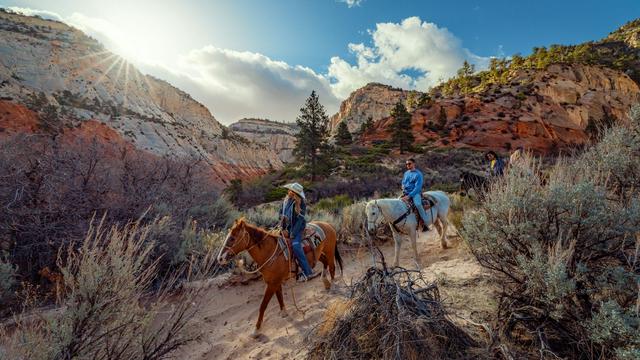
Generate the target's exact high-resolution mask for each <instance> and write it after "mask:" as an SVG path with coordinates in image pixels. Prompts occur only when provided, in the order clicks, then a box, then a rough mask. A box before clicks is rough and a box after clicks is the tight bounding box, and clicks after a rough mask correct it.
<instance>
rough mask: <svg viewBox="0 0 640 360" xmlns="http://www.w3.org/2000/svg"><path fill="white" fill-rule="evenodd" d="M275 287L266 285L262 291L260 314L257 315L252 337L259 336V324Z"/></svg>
mask: <svg viewBox="0 0 640 360" xmlns="http://www.w3.org/2000/svg"><path fill="white" fill-rule="evenodd" d="M274 292H275V289H274V288H273V286H271V285H270V284H269V285H267V288H266V289H265V291H264V296H263V297H262V303H261V304H260V315H258V322H257V323H256V329H255V330H254V331H253V334H252V336H253V337H254V338H256V337H258V336H260V326H261V325H262V319H263V318H264V311H265V310H267V305H269V301H271V297H272V296H273V293H274Z"/></svg>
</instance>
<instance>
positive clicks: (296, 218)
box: [280, 199, 307, 239]
mask: <svg viewBox="0 0 640 360" xmlns="http://www.w3.org/2000/svg"><path fill="white" fill-rule="evenodd" d="M295 204H296V202H295V201H294V200H293V199H287V200H286V202H284V203H283V204H282V207H281V208H280V215H284V216H286V217H287V220H286V221H285V222H284V223H283V225H282V228H283V230H287V231H288V232H289V237H290V238H291V239H293V238H295V237H296V235H298V234H299V233H301V232H302V231H304V228H305V227H306V226H307V220H306V219H305V217H304V215H305V214H306V212H307V205H306V204H305V203H304V200H302V201H301V203H300V214H298V213H296V211H295Z"/></svg>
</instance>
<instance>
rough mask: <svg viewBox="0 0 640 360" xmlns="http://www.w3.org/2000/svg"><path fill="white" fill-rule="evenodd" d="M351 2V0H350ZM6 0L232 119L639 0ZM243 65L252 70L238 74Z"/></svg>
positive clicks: (577, 29)
mask: <svg viewBox="0 0 640 360" xmlns="http://www.w3.org/2000/svg"><path fill="white" fill-rule="evenodd" d="M345 1H347V0H345ZM348 1H352V2H353V1H355V2H356V4H353V3H352V4H349V3H347V2H342V1H336V0H281V1H264V0H263V1H260V0H234V1H204V0H194V1H187V0H184V1H162V0H156V1H150V0H143V1H131V0H130V1H120V0H112V1H104V0H84V1H70V0H56V1H43V0H27V1H6V0H5V1H4V2H3V6H7V7H9V6H13V7H20V8H26V9H32V10H39V11H42V10H46V11H49V12H51V13H53V15H52V17H58V18H60V19H61V20H63V21H66V22H68V23H70V24H72V25H74V26H76V27H79V28H81V30H84V31H85V32H87V33H89V34H90V35H92V36H94V37H96V38H97V39H99V40H100V41H102V42H104V43H105V45H107V47H108V48H110V49H112V50H113V51H115V52H117V53H119V54H121V55H123V56H124V57H126V58H128V59H130V60H131V61H133V62H134V63H136V64H137V65H138V67H140V68H141V69H142V70H143V71H145V72H148V73H151V74H153V75H156V76H159V77H161V78H165V79H166V80H168V81H170V82H172V83H174V84H175V85H177V86H178V87H181V88H183V89H184V90H186V91H188V92H189V93H191V94H192V95H193V96H194V97H195V98H196V99H197V100H199V101H201V102H203V103H204V104H205V105H207V106H208V107H209V108H210V110H211V111H212V113H213V114H214V115H215V116H216V117H218V119H219V120H221V121H222V122H224V123H229V122H231V121H233V120H237V118H240V117H244V116H257V117H270V118H274V119H276V120H286V121H292V120H293V118H295V114H296V112H297V110H298V109H299V107H300V105H301V104H302V101H303V100H304V97H306V96H307V95H308V93H309V92H310V90H311V89H315V90H317V91H319V92H320V95H321V100H322V99H323V98H324V99H325V104H326V106H327V108H328V110H329V111H330V112H333V111H335V110H336V109H337V106H338V105H339V102H340V100H342V99H344V98H345V97H346V96H348V94H349V93H350V92H351V91H353V90H355V89H356V88H358V87H360V86H363V85H365V84H366V82H369V81H379V82H383V83H389V84H390V85H394V86H401V87H405V88H415V89H419V90H426V89H427V88H428V87H430V86H432V85H434V84H435V83H437V82H438V81H439V80H441V79H443V78H446V77H448V76H450V75H451V74H452V73H454V72H455V69H457V68H458V67H459V64H460V63H461V62H462V61H464V60H468V61H471V62H473V63H475V64H476V65H477V66H478V67H479V68H481V67H482V66H483V65H484V64H486V62H487V61H488V59H489V58H490V57H493V56H509V55H512V54H514V53H521V54H524V55H526V54H528V53H529V52H530V50H531V48H532V47H533V46H540V45H550V44H554V43H560V44H573V43H580V42H584V41H587V40H596V39H600V38H602V37H604V36H606V35H607V34H608V33H609V32H610V31H612V30H614V29H616V28H617V27H619V26H620V25H622V24H624V23H625V22H627V21H629V20H632V19H634V18H636V17H640V1H638V0H610V1H596V0H586V1H585V0H583V1H569V0H567V1H562V0H555V1H547V0H542V1H541V0H539V1H530V2H516V1H507V0H497V1H487V0H485V1H478V0H474V1H470V0H461V1H430V0H426V1H407V0H396V1H385V0H362V1H359V2H358V1H357V0H348ZM240 75H242V76H240Z"/></svg>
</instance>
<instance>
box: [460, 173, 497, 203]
mask: <svg viewBox="0 0 640 360" xmlns="http://www.w3.org/2000/svg"><path fill="white" fill-rule="evenodd" d="M490 184H491V180H490V179H489V178H486V177H484V176H480V175H476V174H474V173H472V172H468V171H463V172H462V174H461V175H460V195H461V196H466V195H467V194H468V193H469V190H471V189H473V191H474V192H475V193H476V195H477V197H478V198H480V199H482V198H484V194H485V193H486V192H487V191H488V190H489V186H490Z"/></svg>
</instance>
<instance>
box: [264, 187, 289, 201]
mask: <svg viewBox="0 0 640 360" xmlns="http://www.w3.org/2000/svg"><path fill="white" fill-rule="evenodd" d="M288 191H289V190H287V189H285V188H283V187H274V188H271V189H269V191H268V192H267V194H266V195H265V196H264V201H265V202H272V201H276V200H282V199H283V198H284V197H285V196H286V195H287V192H288Z"/></svg>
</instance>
